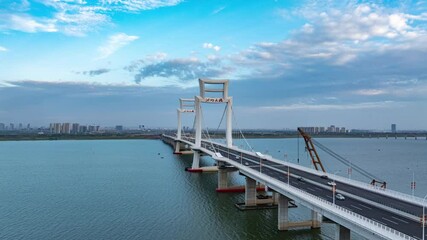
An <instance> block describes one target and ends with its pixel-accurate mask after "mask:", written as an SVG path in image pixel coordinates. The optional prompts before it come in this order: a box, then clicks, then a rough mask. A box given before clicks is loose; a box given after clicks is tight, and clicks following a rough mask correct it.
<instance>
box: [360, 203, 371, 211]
mask: <svg viewBox="0 0 427 240" xmlns="http://www.w3.org/2000/svg"><path fill="white" fill-rule="evenodd" d="M359 206H361V207H364V208H367V209H369V210H372V208H370V207H368V206H366V205H363V204H360V203H359Z"/></svg>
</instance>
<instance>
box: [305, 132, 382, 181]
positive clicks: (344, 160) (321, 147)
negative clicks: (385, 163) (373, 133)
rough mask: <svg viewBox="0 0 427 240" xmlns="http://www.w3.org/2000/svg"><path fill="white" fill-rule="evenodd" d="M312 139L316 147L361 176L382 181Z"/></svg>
mask: <svg viewBox="0 0 427 240" xmlns="http://www.w3.org/2000/svg"><path fill="white" fill-rule="evenodd" d="M312 141H313V143H314V144H316V146H317V147H319V148H320V149H322V150H323V151H324V152H326V153H328V154H329V155H331V156H332V157H333V158H335V159H337V160H338V161H340V162H341V163H343V164H345V165H348V166H349V167H351V168H352V169H354V170H355V171H356V172H358V173H360V174H361V175H363V176H365V177H367V178H370V179H376V180H380V181H382V180H381V179H380V178H378V177H376V176H375V175H373V174H371V173H369V172H368V171H366V170H364V169H363V168H361V167H359V166H357V165H355V164H354V163H352V162H350V161H349V160H347V159H345V158H344V157H342V156H340V155H339V154H337V153H336V152H334V151H332V150H331V149H329V148H327V147H326V146H324V145H323V144H321V143H319V142H318V141H316V140H315V139H312Z"/></svg>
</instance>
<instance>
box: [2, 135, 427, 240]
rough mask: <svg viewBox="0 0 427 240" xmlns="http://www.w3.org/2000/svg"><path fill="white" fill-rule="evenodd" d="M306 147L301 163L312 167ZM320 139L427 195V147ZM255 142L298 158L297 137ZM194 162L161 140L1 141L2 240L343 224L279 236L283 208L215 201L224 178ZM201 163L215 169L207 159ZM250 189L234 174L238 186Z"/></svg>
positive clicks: (329, 232)
mask: <svg viewBox="0 0 427 240" xmlns="http://www.w3.org/2000/svg"><path fill="white" fill-rule="evenodd" d="M300 141H301V142H300V152H299V158H300V164H301V165H305V166H309V164H310V162H309V159H308V157H307V155H306V153H305V151H304V147H303V142H302V140H300ZM318 141H319V142H321V143H322V144H324V145H326V146H328V147H329V148H331V149H333V150H334V151H335V152H337V153H339V154H340V155H342V156H344V157H346V158H348V159H349V160H351V161H352V162H354V163H355V164H358V165H361V166H364V167H366V169H368V170H369V171H371V172H372V173H373V174H374V175H378V176H381V177H383V178H385V179H386V180H387V181H388V183H389V186H391V187H392V188H393V189H397V190H400V191H403V192H406V193H410V181H412V174H413V172H414V173H415V178H416V181H417V189H416V194H417V195H418V196H423V195H425V193H427V187H426V185H427V179H426V178H427V176H425V175H424V174H423V169H427V165H426V159H425V158H426V157H425V156H427V148H426V144H427V141H425V140H424V141H421V140H418V141H415V140H403V139H402V140H401V139H398V140H395V139H393V140H391V139H388V140H385V139H319V140H318ZM249 142H250V144H251V145H253V147H254V148H255V149H257V151H260V152H265V151H268V154H270V155H273V156H274V157H276V158H279V159H284V154H285V153H286V154H287V158H288V159H287V160H289V161H292V162H296V159H297V158H298V151H297V147H296V146H297V140H296V139H250V140H249ZM236 144H237V145H238V144H239V142H236ZM159 153H160V155H159ZM320 154H321V155H320V156H321V159H322V161H323V163H324V165H325V166H326V167H327V169H328V171H330V172H332V171H336V170H340V174H341V175H344V176H345V173H346V169H347V167H346V166H343V165H342V164H341V165H340V164H338V163H335V162H336V161H333V160H332V159H331V158H330V157H328V156H327V155H326V154H325V153H323V152H320ZM191 161H192V157H191V156H179V155H173V154H172V149H171V148H170V147H169V146H167V145H165V144H163V143H162V142H160V141H153V140H108V141H34V142H31V141H24V142H0V196H1V201H0V229H1V230H0V239H331V238H333V236H334V233H335V225H334V224H327V223H324V224H322V228H321V229H318V230H310V229H308V230H301V231H288V232H279V231H277V211H276V210H259V211H245V212H242V211H239V210H237V208H235V207H234V204H235V203H237V202H243V194H218V193H216V192H215V188H216V185H217V176H216V174H215V173H208V174H191V173H188V172H185V171H184V168H185V167H188V166H190V165H191ZM202 164H204V165H212V164H213V161H212V159H210V158H209V157H203V158H202ZM353 177H354V178H359V177H360V176H357V175H356V174H354V176H353ZM361 180H363V181H366V180H365V179H361ZM243 181H244V179H243V177H242V176H240V175H238V174H237V173H233V174H232V175H231V182H232V184H242V183H243ZM309 216H310V212H309V210H308V209H305V208H303V207H298V208H296V209H292V210H291V211H290V219H291V220H304V219H308V218H309Z"/></svg>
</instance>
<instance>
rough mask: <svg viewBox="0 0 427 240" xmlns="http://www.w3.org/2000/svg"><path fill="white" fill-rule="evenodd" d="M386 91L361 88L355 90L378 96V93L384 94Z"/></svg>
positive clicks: (365, 94) (357, 92)
mask: <svg viewBox="0 0 427 240" xmlns="http://www.w3.org/2000/svg"><path fill="white" fill-rule="evenodd" d="M386 93H387V92H386V91H385V90H382V89H361V90H357V91H355V94H357V95H363V96H376V95H382V94H386Z"/></svg>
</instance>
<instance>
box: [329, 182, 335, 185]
mask: <svg viewBox="0 0 427 240" xmlns="http://www.w3.org/2000/svg"><path fill="white" fill-rule="evenodd" d="M328 185H329V186H335V185H337V184H336V183H335V182H328Z"/></svg>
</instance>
